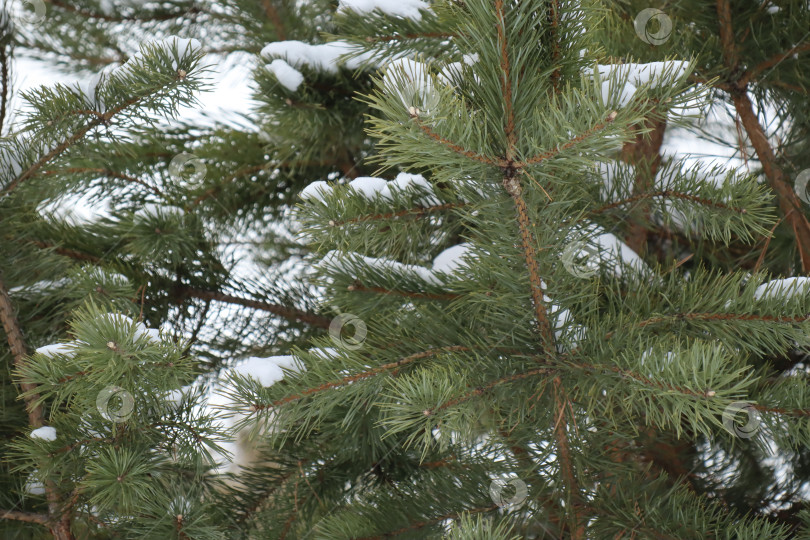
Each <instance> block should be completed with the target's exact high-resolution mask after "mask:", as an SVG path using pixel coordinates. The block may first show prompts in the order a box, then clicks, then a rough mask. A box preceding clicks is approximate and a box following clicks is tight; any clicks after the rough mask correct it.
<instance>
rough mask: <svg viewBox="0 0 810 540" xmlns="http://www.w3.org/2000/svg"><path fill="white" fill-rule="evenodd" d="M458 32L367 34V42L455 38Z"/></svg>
mask: <svg viewBox="0 0 810 540" xmlns="http://www.w3.org/2000/svg"><path fill="white" fill-rule="evenodd" d="M457 37H458V34H453V33H448V32H421V33H412V34H399V35H395V36H367V37H366V42H367V43H378V42H382V43H388V42H389V41H403V40H406V39H422V38H446V39H453V38H457Z"/></svg>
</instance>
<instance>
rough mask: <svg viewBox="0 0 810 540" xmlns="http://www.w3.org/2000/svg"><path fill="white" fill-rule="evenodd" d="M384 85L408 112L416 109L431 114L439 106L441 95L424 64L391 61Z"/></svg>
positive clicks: (408, 60)
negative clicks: (413, 108)
mask: <svg viewBox="0 0 810 540" xmlns="http://www.w3.org/2000/svg"><path fill="white" fill-rule="evenodd" d="M383 85H384V87H385V89H386V90H387V91H388V92H390V93H391V94H393V95H396V96H397V97H399V100H400V101H401V102H402V104H403V105H404V106H405V110H407V111H410V110H411V108H412V107H415V108H416V109H418V110H419V111H420V112H424V113H427V114H430V112H431V111H434V110H435V108H436V106H437V105H438V104H439V94H438V93H437V92H436V90H435V88H434V87H433V81H432V80H431V78H430V74H429V73H428V69H427V64H425V63H424V62H419V61H416V60H411V59H409V58H397V59H396V60H393V61H391V63H389V64H388V66H387V67H386V69H385V75H384V76H383Z"/></svg>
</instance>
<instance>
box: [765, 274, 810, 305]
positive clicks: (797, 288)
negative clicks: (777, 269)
mask: <svg viewBox="0 0 810 540" xmlns="http://www.w3.org/2000/svg"><path fill="white" fill-rule="evenodd" d="M808 287H810V278H808V277H790V278H784V279H775V280H773V281H769V282H767V283H763V284H762V285H760V286H759V287H757V290H756V291H754V299H755V300H760V299H762V298H774V297H786V298H788V297H792V296H796V295H798V294H801V295H807V294H808V292H810V290H808Z"/></svg>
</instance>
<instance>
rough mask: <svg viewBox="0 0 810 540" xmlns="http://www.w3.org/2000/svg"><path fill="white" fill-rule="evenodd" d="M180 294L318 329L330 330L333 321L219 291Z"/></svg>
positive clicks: (182, 290)
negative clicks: (262, 312)
mask: <svg viewBox="0 0 810 540" xmlns="http://www.w3.org/2000/svg"><path fill="white" fill-rule="evenodd" d="M177 290H178V292H179V293H180V295H181V296H182V297H191V298H199V299H200V300H216V301H217V302H225V303H228V304H236V305H239V306H244V307H249V308H253V309H258V310H261V311H267V312H269V313H272V314H274V315H279V316H280V317H284V318H285V319H289V320H291V321H300V322H304V323H307V324H311V325H312V326H316V327H318V328H329V325H330V324H331V322H332V320H331V319H329V318H328V317H324V316H322V315H317V314H315V313H311V312H309V311H304V310H302V309H297V308H294V307H288V306H284V305H281V304H273V303H270V302H264V301H261V300H253V299H251V298H241V297H239V296H233V295H231V294H226V293H223V292H219V291H206V290H202V289H197V288H194V287H186V286H180V287H179V288H178V289H177Z"/></svg>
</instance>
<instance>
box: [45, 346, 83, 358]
mask: <svg viewBox="0 0 810 540" xmlns="http://www.w3.org/2000/svg"><path fill="white" fill-rule="evenodd" d="M36 352H37V354H41V355H43V356H47V357H48V358H55V357H56V356H58V355H62V356H73V353H74V351H73V348H72V347H71V346H70V344H68V343H54V344H53V345H45V346H44V347H40V348H39V349H37V350H36Z"/></svg>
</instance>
